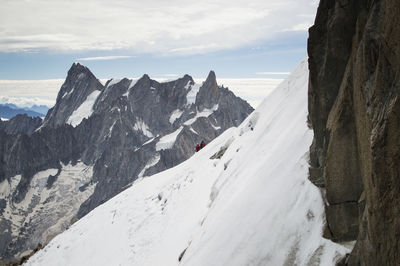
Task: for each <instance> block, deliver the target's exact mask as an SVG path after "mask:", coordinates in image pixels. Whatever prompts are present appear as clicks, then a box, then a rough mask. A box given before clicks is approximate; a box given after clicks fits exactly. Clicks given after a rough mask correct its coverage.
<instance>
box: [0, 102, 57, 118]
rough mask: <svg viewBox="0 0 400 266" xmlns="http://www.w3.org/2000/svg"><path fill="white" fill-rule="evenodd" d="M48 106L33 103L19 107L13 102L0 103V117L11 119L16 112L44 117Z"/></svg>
mask: <svg viewBox="0 0 400 266" xmlns="http://www.w3.org/2000/svg"><path fill="white" fill-rule="evenodd" d="M48 110H49V107H47V106H45V105H40V106H38V105H33V106H32V107H30V108H29V107H19V106H17V105H15V104H10V103H6V104H0V117H1V118H7V119H11V118H13V117H14V116H16V115H18V114H26V115H28V116H31V117H37V116H38V117H44V116H46V114H47V111H48Z"/></svg>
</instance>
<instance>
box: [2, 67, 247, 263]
mask: <svg viewBox="0 0 400 266" xmlns="http://www.w3.org/2000/svg"><path fill="white" fill-rule="evenodd" d="M252 111H253V109H252V108H251V106H250V105H249V104H247V102H245V101H243V100H241V99H240V98H238V97H236V96H235V95H234V94H233V93H232V92H230V91H229V90H228V89H226V88H223V87H219V86H218V85H217V81H216V77H215V73H214V72H210V74H209V76H208V78H207V80H206V82H204V83H203V84H195V82H194V81H193V79H192V77H190V76H188V75H185V76H184V77H182V78H180V79H178V80H175V81H170V82H165V83H159V82H157V81H155V80H152V79H150V77H149V76H147V75H144V76H143V77H142V78H140V79H138V80H130V79H122V80H115V79H112V80H109V81H108V82H107V83H106V84H105V85H104V86H103V85H102V84H101V83H100V82H99V81H98V80H97V79H96V77H95V76H94V75H93V74H92V73H91V72H90V70H89V69H88V68H86V67H84V66H82V65H80V64H78V63H75V64H73V65H72V67H71V69H70V70H69V72H68V76H67V78H66V81H65V83H64V84H63V85H62V87H61V89H60V92H59V94H58V97H57V103H56V105H55V106H54V107H53V108H52V109H50V110H49V112H48V114H47V116H46V118H45V120H44V121H43V124H42V125H41V126H40V128H38V129H36V131H34V132H30V133H31V134H30V135H27V134H14V135H12V134H9V132H7V131H5V130H1V129H4V125H3V124H1V125H0V151H1V154H0V160H1V162H2V164H0V174H1V175H0V182H1V183H0V194H1V196H2V197H1V198H2V200H1V202H0V212H1V213H2V214H3V216H2V218H0V228H1V229H2V230H1V231H0V247H2V248H1V249H0V251H1V254H0V256H1V257H2V258H7V259H11V258H14V257H20V256H21V255H24V254H23V253H21V252H23V251H26V250H31V249H34V248H35V247H36V246H37V245H38V243H41V244H44V243H47V242H48V241H49V240H50V239H51V238H52V237H53V236H54V235H56V234H57V233H59V232H61V231H62V230H64V229H65V228H66V227H67V226H69V225H70V224H71V222H73V221H74V220H76V219H77V218H80V217H82V216H84V215H85V214H87V213H88V212H89V211H91V210H92V209H93V208H95V207H97V206H98V205H100V204H102V203H103V202H105V201H106V200H108V199H110V198H111V197H113V196H115V195H116V194H118V193H119V192H121V191H122V190H124V189H125V188H127V187H129V186H130V185H131V184H132V182H134V181H135V180H136V179H137V178H142V177H144V176H148V175H151V174H154V173H157V172H160V171H162V170H165V169H167V168H170V167H173V166H175V165H177V164H179V163H181V162H182V161H184V160H185V159H187V158H189V157H190V156H191V155H193V153H194V147H195V145H196V143H200V141H201V140H205V141H206V143H207V142H209V141H211V140H212V139H214V138H215V137H216V136H218V135H219V134H221V133H222V132H223V131H224V130H226V129H227V128H229V127H232V126H238V125H239V124H240V123H241V122H242V121H243V120H244V119H245V118H246V117H247V116H248V115H249V114H250V113H251V112H252ZM10 122H11V121H10ZM36 128H37V127H36Z"/></svg>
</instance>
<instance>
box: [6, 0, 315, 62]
mask: <svg viewBox="0 0 400 266" xmlns="http://www.w3.org/2000/svg"><path fill="white" fill-rule="evenodd" d="M316 8H317V2H316V1H313V2H312V3H310V1H309V0H297V1H294V0H285V1H283V0H253V1H250V2H249V1H247V0H219V1H187V0H174V1H164V0H148V1H144V2H143V1H130V0H115V1H112V4H111V2H110V1H107V0H87V1H77V0H71V1H65V0H52V1H47V0H35V1H27V0H13V1H3V2H2V6H1V9H0V25H1V28H0V52H27V51H93V50H102V51H107V50H109V51H111V50H116V49H119V50H129V51H132V52H134V53H157V54H163V55H170V54H173V55H184V54H197V53H200V54H201V53H206V52H212V51H219V50H224V49H235V48H238V47H244V46H247V45H252V44H256V43H260V42H264V41H266V40H270V39H273V38H274V37H275V36H276V34H278V33H279V32H282V31H287V29H289V30H293V31H296V30H305V29H306V28H307V27H308V26H310V25H312V23H313V18H314V16H315V12H316ZM15 14H18V16H16V15H15Z"/></svg>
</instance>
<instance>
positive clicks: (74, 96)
mask: <svg viewBox="0 0 400 266" xmlns="http://www.w3.org/2000/svg"><path fill="white" fill-rule="evenodd" d="M103 89H104V86H103V85H102V84H101V83H100V81H99V80H98V79H97V78H96V77H95V76H94V75H93V73H92V72H91V71H90V70H89V69H88V68H87V67H85V66H83V65H81V64H80V63H74V64H73V65H72V66H71V68H70V69H69V71H68V75H67V78H66V79H65V82H64V84H63V85H62V86H61V89H60V91H59V93H58V96H57V101H56V105H55V106H54V107H53V108H51V109H50V110H49V112H48V113H47V115H46V118H45V120H44V122H43V126H44V127H45V126H51V127H57V126H60V125H62V124H65V123H68V124H73V121H71V120H70V121H68V119H69V118H70V117H71V115H72V114H73V113H74V111H77V109H78V108H79V107H81V105H82V104H83V103H85V102H86V101H88V100H89V101H90V100H91V99H93V98H95V97H96V96H97V95H98V94H99V93H100V92H101V91H102V90H103ZM82 107H85V106H82ZM81 111H82V110H81ZM76 115H79V113H76Z"/></svg>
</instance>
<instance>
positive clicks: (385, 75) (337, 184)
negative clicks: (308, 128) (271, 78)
mask: <svg viewBox="0 0 400 266" xmlns="http://www.w3.org/2000/svg"><path fill="white" fill-rule="evenodd" d="M398 14H400V2H399V1H396V0H382V1H372V0H371V1H351V0H347V1H327V0H321V2H320V5H319V8H318V13H317V17H316V20H315V25H314V26H313V27H312V28H310V30H309V33H310V36H309V40H308V54H309V68H310V81H309V119H310V124H311V125H312V128H313V130H314V141H313V144H312V146H311V147H310V180H311V181H312V182H314V184H316V185H317V186H319V187H321V188H325V189H326V200H327V205H326V214H327V216H326V217H327V230H326V232H325V235H326V236H328V237H330V238H331V239H333V240H334V241H339V242H340V241H348V240H357V242H356V245H355V247H354V249H353V251H352V253H351V254H350V255H349V256H348V257H347V258H346V259H345V260H344V261H342V262H341V263H342V265H397V264H398V263H399V261H400V253H399V250H400V249H399V248H400V246H399V236H400V216H399V213H400V196H399V195H400V193H399V192H400V176H399V173H400V164H399V162H400V161H399V156H400V150H399V147H400V146H399V145H400V137H399V134H398V132H399V126H400V120H399V110H400V103H399V92H400V76H399V73H400V42H399V40H400V27H399V25H400V18H399V16H398Z"/></svg>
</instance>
